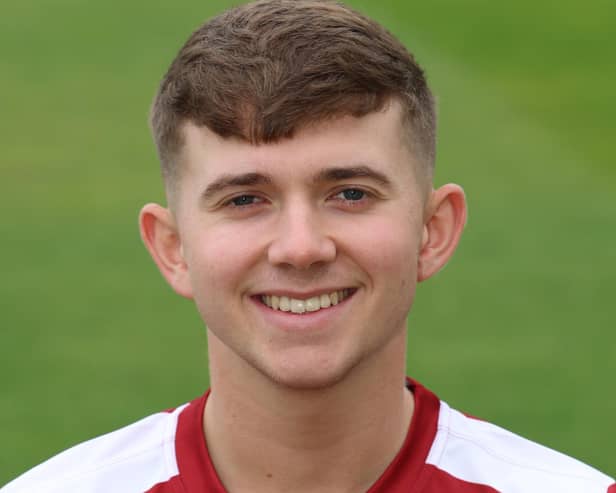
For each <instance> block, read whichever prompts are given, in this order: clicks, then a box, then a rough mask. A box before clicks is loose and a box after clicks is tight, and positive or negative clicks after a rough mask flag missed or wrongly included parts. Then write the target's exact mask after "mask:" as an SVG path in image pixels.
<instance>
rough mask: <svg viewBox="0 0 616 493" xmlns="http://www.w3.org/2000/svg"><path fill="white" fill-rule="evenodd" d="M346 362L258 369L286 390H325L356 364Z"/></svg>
mask: <svg viewBox="0 0 616 493" xmlns="http://www.w3.org/2000/svg"><path fill="white" fill-rule="evenodd" d="M345 363H346V364H337V365H332V364H323V363H321V364H320V365H319V364H312V365H311V364H306V365H302V364H298V362H297V361H295V362H294V363H293V364H292V365H281V366H280V367H277V368H267V369H260V371H261V373H262V374H263V375H264V376H265V377H267V378H268V379H269V380H270V381H272V382H274V383H275V384H276V385H278V386H279V387H282V388H285V389H288V390H298V391H309V390H325V389H329V388H332V387H334V386H336V385H337V384H339V383H340V382H342V381H343V380H344V379H345V378H346V377H347V376H348V375H349V374H350V373H351V371H352V370H353V368H354V367H355V366H356V364H355V363H354V362H345Z"/></svg>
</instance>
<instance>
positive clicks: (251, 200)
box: [229, 195, 259, 207]
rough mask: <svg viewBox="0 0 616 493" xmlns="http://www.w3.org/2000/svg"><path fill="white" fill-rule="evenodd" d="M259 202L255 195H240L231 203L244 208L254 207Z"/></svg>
mask: <svg viewBox="0 0 616 493" xmlns="http://www.w3.org/2000/svg"><path fill="white" fill-rule="evenodd" d="M258 202H259V198H258V197H256V196H255V195H239V196H237V197H233V198H232V199H231V200H230V201H229V203H230V204H232V205H234V206H235V207H244V206H247V205H253V204H256V203H258Z"/></svg>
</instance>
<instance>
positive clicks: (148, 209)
mask: <svg viewBox="0 0 616 493" xmlns="http://www.w3.org/2000/svg"><path fill="white" fill-rule="evenodd" d="M139 230H140V231H141V239H142V240H143V243H144V244H145V246H146V248H147V249H148V251H149V252H150V255H151V256H152V258H153V259H154V263H155V264H156V265H157V266H158V269H159V270H160V273H161V274H162V275H163V277H164V278H165V279H166V280H167V282H168V283H169V285H170V286H171V287H172V288H173V290H174V291H175V292H176V293H178V294H179V295H181V296H184V297H185V298H192V286H191V284H190V277H189V275H188V266H187V265H186V262H185V261H184V255H183V249H182V242H181V239H180V235H179V232H178V229H177V226H176V224H175V219H174V218H173V214H171V211H170V210H169V209H167V208H165V207H162V206H160V205H158V204H147V205H145V206H144V207H143V209H141V213H140V214H139Z"/></svg>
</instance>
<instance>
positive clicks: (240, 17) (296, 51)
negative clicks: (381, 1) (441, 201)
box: [151, 0, 436, 202]
mask: <svg viewBox="0 0 616 493" xmlns="http://www.w3.org/2000/svg"><path fill="white" fill-rule="evenodd" d="M394 101H395V102H396V103H398V104H400V107H401V109H402V111H401V115H400V116H401V125H402V128H403V131H404V137H405V140H406V142H407V144H408V145H409V148H410V150H411V152H412V153H413V155H414V156H415V157H416V158H417V163H418V164H419V165H420V170H419V171H420V173H421V174H422V175H423V176H425V177H426V178H427V180H428V181H429V180H430V178H431V176H432V172H433V167H434V159H435V127H436V117H435V108H434V99H433V96H432V94H431V92H430V89H429V88H428V86H427V83H426V80H425V77H424V74H423V71H422V70H421V68H420V67H419V66H418V65H417V63H416V62H415V60H414V58H413V56H412V55H411V54H410V53H409V52H408V51H407V49H406V48H405V47H404V46H403V45H402V44H401V43H400V42H399V41H398V40H397V39H396V38H395V37H394V36H392V35H391V34H390V33H389V32H388V31H386V30H385V29H384V28H383V27H382V26H380V25H379V24H378V23H377V22H375V21H373V20H371V19H369V18H367V17H365V16H363V15H362V14H359V13H357V12H355V11H353V10H351V9H350V8H348V7H346V6H343V5H342V4H339V3H337V2H333V1H327V0H261V1H257V2H254V3H249V4H246V5H243V6H240V7H237V8H234V9H232V10H229V11H227V12H225V13H223V14H221V15H219V16H217V17H215V18H213V19H211V20H209V21H208V22H206V23H205V24H203V25H202V26H201V27H200V28H199V29H197V30H196V31H195V32H194V33H193V34H192V35H191V36H190V38H189V39H188V41H187V42H186V43H185V44H184V46H183V47H182V49H181V50H180V52H179V53H178V55H177V57H176V58H175V60H174V61H173V63H172V64H171V67H170V68H169V70H168V71H167V73H166V75H165V76H164V78H163V80H162V82H161V84H160V88H159V90H158V93H157V94H156V97H155V100H154V103H153V106H152V112H151V127H152V131H153V135H154V140H155V143H156V146H157V149H158V153H159V158H160V162H161V165H162V172H163V177H164V180H165V185H166V189H167V193H168V196H169V198H170V201H171V202H173V197H174V192H175V191H176V186H175V185H176V184H177V181H178V177H179V176H180V175H181V173H182V166H181V154H182V150H183V146H184V143H185V135H184V127H185V124H186V123H187V122H191V123H193V124H195V125H196V126H199V127H207V128H208V129H209V130H211V131H212V132H214V133H216V134H217V135H219V136H221V137H223V138H228V137H235V138H238V139H241V140H244V141H246V142H249V143H251V144H260V143H270V142H276V141H279V140H281V139H287V138H291V137H293V136H294V135H295V134H296V133H297V132H298V131H299V130H300V129H302V128H305V127H307V126H310V125H314V124H317V123H321V122H324V121H327V120H330V119H334V118H339V117H342V116H354V117H361V116H364V115H367V114H370V113H373V112H377V111H381V110H383V109H385V108H386V106H387V105H389V104H391V103H392V102H394Z"/></svg>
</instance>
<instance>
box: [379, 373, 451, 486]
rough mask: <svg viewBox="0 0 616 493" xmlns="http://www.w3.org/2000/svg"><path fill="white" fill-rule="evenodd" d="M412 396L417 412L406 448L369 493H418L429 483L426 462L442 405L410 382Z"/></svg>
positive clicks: (423, 389) (402, 449)
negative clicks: (423, 485)
mask: <svg viewBox="0 0 616 493" xmlns="http://www.w3.org/2000/svg"><path fill="white" fill-rule="evenodd" d="M407 387H408V388H409V390H410V391H411V392H412V393H413V396H414V400H415V410H414V412H413V418H412V419H411V425H410V427H409V430H408V433H407V435H406V439H405V440H404V444H403V445H402V448H401V449H400V452H398V455H396V457H395V458H394V460H393V461H392V463H391V464H390V465H389V467H388V468H387V469H386V470H385V472H384V473H383V474H382V476H381V477H380V478H379V479H378V480H377V482H376V483H374V484H373V485H372V487H371V488H370V489H369V490H368V493H410V492H418V491H420V489H421V485H422V484H424V483H426V481H427V480H428V479H429V478H428V477H427V476H426V474H424V471H425V467H426V459H427V458H428V454H429V452H430V448H431V447H432V443H433V442H434V437H435V436H436V425H437V422H438V414H439V408H440V401H439V399H438V397H436V396H435V395H434V394H433V393H432V392H430V391H429V390H427V389H426V388H424V387H423V386H422V385H420V384H419V383H417V382H415V381H414V380H411V379H408V380H407Z"/></svg>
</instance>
